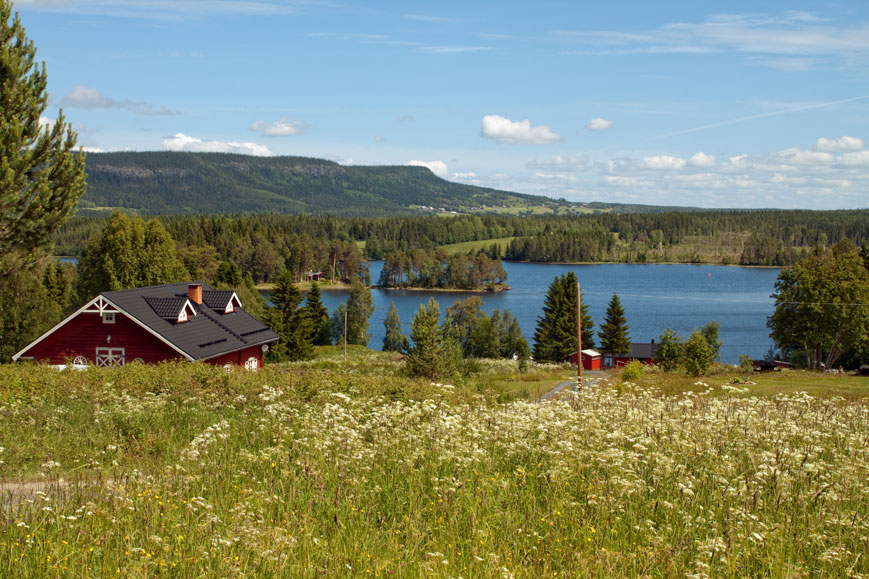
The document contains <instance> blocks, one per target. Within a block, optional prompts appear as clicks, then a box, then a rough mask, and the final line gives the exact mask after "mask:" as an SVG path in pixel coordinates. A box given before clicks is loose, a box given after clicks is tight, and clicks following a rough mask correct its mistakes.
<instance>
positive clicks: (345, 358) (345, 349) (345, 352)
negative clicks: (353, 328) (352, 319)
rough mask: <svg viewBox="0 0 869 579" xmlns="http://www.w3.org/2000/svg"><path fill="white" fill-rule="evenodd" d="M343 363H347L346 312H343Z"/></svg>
mask: <svg viewBox="0 0 869 579" xmlns="http://www.w3.org/2000/svg"><path fill="white" fill-rule="evenodd" d="M344 361H345V362H346V361H347V310H344Z"/></svg>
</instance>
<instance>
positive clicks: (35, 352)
mask: <svg viewBox="0 0 869 579" xmlns="http://www.w3.org/2000/svg"><path fill="white" fill-rule="evenodd" d="M109 336H111V340H108V337H109ZM97 348H124V357H125V360H126V361H127V362H130V361H132V360H134V359H136V358H141V359H142V361H144V362H148V363H156V362H161V361H163V360H169V359H173V358H179V357H181V356H180V355H179V354H178V352H176V351H175V350H173V349H172V348H170V347H169V346H167V345H166V344H164V343H163V342H161V341H160V340H158V339H157V338H155V337H154V336H152V335H151V334H150V333H148V332H147V331H145V330H144V329H143V328H142V327H141V326H139V325H138V324H136V323H135V322H133V321H132V320H130V319H129V318H128V317H127V316H125V315H124V314H121V313H117V314H115V323H114V324H105V323H103V318H102V316H101V315H99V314H96V313H85V312H82V313H80V314H79V315H77V316H76V317H74V318H73V319H71V320H69V321H68V322H67V323H66V324H64V325H63V326H61V327H60V328H58V329H57V330H55V331H54V333H52V334H51V335H50V336H47V337H46V338H45V339H44V340H42V341H41V342H39V343H38V344H36V345H35V346H33V347H31V348H30V349H28V350H27V351H25V352H23V353H22V357H23V358H32V359H34V360H38V361H43V360H47V361H48V363H49V364H65V363H66V362H67V361H68V360H72V359H73V358H75V357H76V356H84V357H85V358H87V359H88V362H89V363H90V364H94V363H95V362H96V349H97Z"/></svg>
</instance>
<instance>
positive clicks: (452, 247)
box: [440, 237, 516, 255]
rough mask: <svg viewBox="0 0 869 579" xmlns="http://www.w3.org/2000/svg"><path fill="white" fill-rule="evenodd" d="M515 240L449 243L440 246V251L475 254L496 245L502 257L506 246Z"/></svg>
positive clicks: (504, 238) (501, 239)
mask: <svg viewBox="0 0 869 579" xmlns="http://www.w3.org/2000/svg"><path fill="white" fill-rule="evenodd" d="M514 239H516V238H515V237H498V238H496V239H481V240H479V241H464V242H462V243H451V244H449V245H441V246H440V247H441V249H444V250H446V251H447V253H449V254H453V253H469V252H477V251H479V250H481V249H486V250H488V249H489V248H490V247H492V245H494V244H498V246H499V247H500V248H501V255H504V251H505V250H506V249H507V246H508V245H510V242H511V241H513V240H514Z"/></svg>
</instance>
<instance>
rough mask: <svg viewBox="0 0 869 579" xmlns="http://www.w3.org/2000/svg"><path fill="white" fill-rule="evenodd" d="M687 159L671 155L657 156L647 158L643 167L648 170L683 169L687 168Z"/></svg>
mask: <svg viewBox="0 0 869 579" xmlns="http://www.w3.org/2000/svg"><path fill="white" fill-rule="evenodd" d="M685 163H686V161H685V159H682V158H681V157H672V156H670V155H656V156H653V157H645V158H644V159H643V163H642V166H643V167H645V168H646V169H681V168H682V167H684V166H685Z"/></svg>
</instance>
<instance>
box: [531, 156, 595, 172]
mask: <svg viewBox="0 0 869 579" xmlns="http://www.w3.org/2000/svg"><path fill="white" fill-rule="evenodd" d="M525 166H526V167H527V168H528V169H535V170H536V169H540V170H543V171H585V170H587V169H588V166H589V160H588V157H587V156H586V155H582V156H579V157H577V156H574V155H565V156H561V155H556V156H554V157H552V158H550V159H533V160H531V161H528V162H527V163H525Z"/></svg>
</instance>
